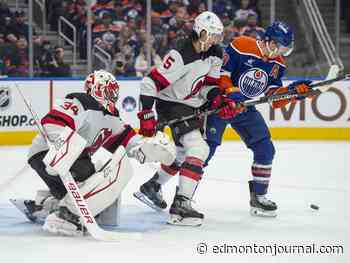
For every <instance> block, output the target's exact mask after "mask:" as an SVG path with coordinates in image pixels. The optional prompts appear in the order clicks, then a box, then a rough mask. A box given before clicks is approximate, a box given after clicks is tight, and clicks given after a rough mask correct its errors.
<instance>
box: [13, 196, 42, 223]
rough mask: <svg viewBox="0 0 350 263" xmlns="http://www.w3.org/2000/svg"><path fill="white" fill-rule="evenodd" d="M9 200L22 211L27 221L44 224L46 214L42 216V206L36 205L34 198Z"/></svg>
mask: <svg viewBox="0 0 350 263" xmlns="http://www.w3.org/2000/svg"><path fill="white" fill-rule="evenodd" d="M10 202H11V203H12V204H13V205H14V206H15V207H16V208H17V209H18V210H19V211H20V212H21V213H23V214H24V215H25V216H26V218H28V220H29V221H31V222H33V223H36V224H41V225H42V224H44V221H45V218H46V216H47V214H45V215H44V216H42V214H41V213H40V211H42V209H43V207H42V206H40V205H36V204H35V201H34V200H26V199H10Z"/></svg>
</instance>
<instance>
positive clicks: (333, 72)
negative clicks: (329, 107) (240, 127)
mask: <svg viewBox="0 0 350 263" xmlns="http://www.w3.org/2000/svg"><path fill="white" fill-rule="evenodd" d="M338 72H339V67H338V66H337V65H332V66H331V68H330V70H329V72H328V75H327V77H326V80H324V81H320V82H317V83H314V84H311V85H310V86H309V87H310V88H312V90H311V91H309V92H307V93H305V94H303V95H300V94H297V93H295V92H294V91H293V92H289V93H286V94H277V95H270V96H263V97H260V98H258V99H252V100H246V101H244V102H241V103H240V104H239V105H241V106H244V107H248V106H255V105H259V104H263V103H271V102H274V101H280V100H285V99H292V98H307V97H308V96H315V95H318V94H321V93H323V92H326V91H328V90H329V89H330V87H331V86H330V85H331V84H333V83H334V82H337V81H341V80H349V79H350V74H345V75H340V76H337V75H338ZM314 88H317V89H314ZM219 111H220V108H219V109H215V110H207V111H199V112H197V113H194V114H191V115H187V116H184V117H181V118H175V119H172V120H170V121H165V122H161V123H158V125H157V127H158V128H162V127H165V126H171V125H173V124H175V123H179V122H183V121H187V120H191V119H193V118H204V117H206V116H209V115H211V114H215V113H218V112H219Z"/></svg>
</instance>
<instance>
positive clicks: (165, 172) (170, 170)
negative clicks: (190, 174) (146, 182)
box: [156, 160, 181, 185]
mask: <svg viewBox="0 0 350 263" xmlns="http://www.w3.org/2000/svg"><path fill="white" fill-rule="evenodd" d="M160 167H161V168H160V169H159V170H158V172H157V173H158V178H157V180H156V182H157V183H159V184H161V185H163V184H166V183H167V182H168V181H169V180H170V179H171V178H173V177H174V175H176V174H177V172H178V171H179V170H180V168H181V166H180V164H179V163H178V162H177V161H176V160H175V161H174V162H173V163H172V164H171V165H169V166H168V165H164V164H161V166H160Z"/></svg>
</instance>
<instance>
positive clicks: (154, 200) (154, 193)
mask: <svg viewBox="0 0 350 263" xmlns="http://www.w3.org/2000/svg"><path fill="white" fill-rule="evenodd" d="M157 178H158V174H155V175H154V176H153V177H152V178H151V179H150V180H149V181H147V182H146V183H144V184H143V185H141V187H140V191H139V192H135V193H134V196H135V197H136V198H137V199H139V200H140V201H141V202H143V203H144V204H146V205H148V206H149V207H151V208H153V209H155V210H156V211H163V209H165V208H166V207H167V203H166V202H165V200H164V199H163V196H162V190H161V184H159V183H157V181H156V180H157Z"/></svg>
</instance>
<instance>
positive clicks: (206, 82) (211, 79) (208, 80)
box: [204, 76, 219, 85]
mask: <svg viewBox="0 0 350 263" xmlns="http://www.w3.org/2000/svg"><path fill="white" fill-rule="evenodd" d="M218 83H219V78H214V77H210V76H205V78H204V85H218Z"/></svg>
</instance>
